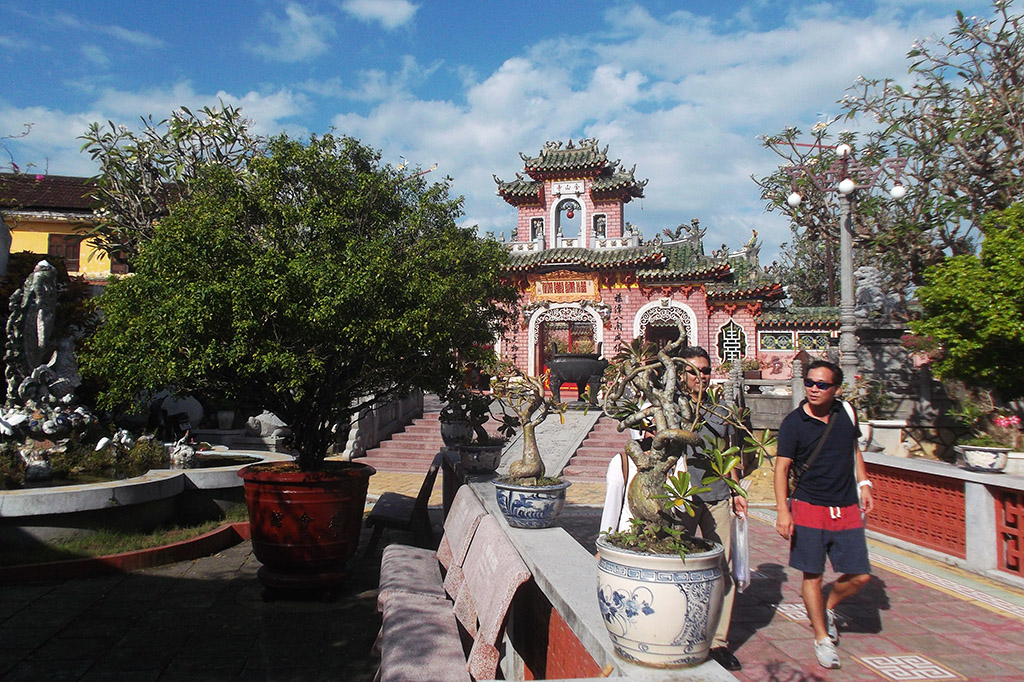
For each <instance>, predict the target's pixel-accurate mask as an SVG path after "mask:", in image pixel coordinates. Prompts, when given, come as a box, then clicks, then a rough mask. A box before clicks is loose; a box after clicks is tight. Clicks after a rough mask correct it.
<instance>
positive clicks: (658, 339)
mask: <svg viewBox="0 0 1024 682" xmlns="http://www.w3.org/2000/svg"><path fill="white" fill-rule="evenodd" d="M679 320H682V321H683V326H684V328H685V329H686V338H687V344H688V345H690V346H696V345H700V342H699V340H698V339H697V323H696V317H695V315H694V314H693V311H692V310H691V309H690V307H689V306H686V305H684V304H682V303H677V302H675V301H670V300H667V299H662V300H660V301H654V302H653V303H648V304H647V305H645V306H644V307H642V308H640V310H639V311H637V315H636V319H635V321H634V324H633V336H634V337H641V338H643V339H644V340H645V341H649V342H651V343H653V344H655V345H656V346H657V347H658V348H664V347H665V344H667V343H670V342H672V341H675V340H676V339H678V338H679Z"/></svg>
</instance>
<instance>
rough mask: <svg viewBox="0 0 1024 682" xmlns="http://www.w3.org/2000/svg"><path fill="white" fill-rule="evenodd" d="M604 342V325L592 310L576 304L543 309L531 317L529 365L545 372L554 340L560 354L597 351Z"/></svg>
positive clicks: (538, 372) (539, 371) (533, 368)
mask: <svg viewBox="0 0 1024 682" xmlns="http://www.w3.org/2000/svg"><path fill="white" fill-rule="evenodd" d="M603 341H604V327H603V324H602V323H601V318H600V317H599V316H598V315H597V313H595V312H594V311H593V310H590V309H585V308H582V307H580V306H577V305H563V306H557V307H551V308H547V309H545V310H541V311H539V312H537V313H536V314H535V315H534V316H533V319H531V320H530V355H531V358H530V360H531V362H530V367H531V369H532V370H533V372H534V375H535V376H539V375H541V374H543V373H544V370H545V368H546V367H547V359H548V358H549V357H551V344H552V342H554V343H555V345H556V347H557V352H559V353H574V352H590V353H596V352H597V348H598V345H599V344H601V343H602V342H603Z"/></svg>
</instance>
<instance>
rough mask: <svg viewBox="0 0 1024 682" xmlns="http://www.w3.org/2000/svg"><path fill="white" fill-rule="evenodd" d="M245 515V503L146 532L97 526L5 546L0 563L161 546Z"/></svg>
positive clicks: (242, 517) (239, 519)
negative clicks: (211, 517)
mask: <svg viewBox="0 0 1024 682" xmlns="http://www.w3.org/2000/svg"><path fill="white" fill-rule="evenodd" d="M248 518H249V516H248V513H247V512H246V508H245V505H243V504H240V505H236V506H234V507H231V508H229V509H228V510H227V511H226V512H225V516H224V518H223V519H221V520H219V521H207V522H205V523H201V524H198V525H192V526H178V525H175V526H165V527H161V528H157V529H156V530H154V531H152V532H150V533H141V532H121V531H111V530H100V531H97V532H96V533H95V534H91V535H87V536H83V537H77V538H69V539H67V540H59V541H53V542H48V543H43V544H39V545H35V546H32V547H5V548H4V550H3V552H0V566H18V565H22V564H38V563H46V562H50V561H66V560H68V559H83V558H88V557H98V556H106V555H108V554H121V553H123V552H134V551H138V550H140V549H151V548H153V547H163V546H165V545H171V544H174V543H175V542H181V541H183V540H190V539H192V538H195V537H199V536H200V535H203V534H204V533H209V532H210V531H212V530H215V529H217V528H220V527H221V526H222V525H224V524H226V523H238V522H242V521H247V520H248Z"/></svg>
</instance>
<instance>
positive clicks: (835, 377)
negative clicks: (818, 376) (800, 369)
mask: <svg viewBox="0 0 1024 682" xmlns="http://www.w3.org/2000/svg"><path fill="white" fill-rule="evenodd" d="M819 367H824V368H826V369H828V370H829V371H830V372H832V383H833V384H835V385H837V386H842V385H843V370H841V369H840V368H839V365H837V364H836V363H834V362H829V361H828V360H814V361H813V362H811V364H809V365H807V371H806V372H804V378H805V379H806V378H807V375H808V374H810V373H811V370H812V369H818V368H819Z"/></svg>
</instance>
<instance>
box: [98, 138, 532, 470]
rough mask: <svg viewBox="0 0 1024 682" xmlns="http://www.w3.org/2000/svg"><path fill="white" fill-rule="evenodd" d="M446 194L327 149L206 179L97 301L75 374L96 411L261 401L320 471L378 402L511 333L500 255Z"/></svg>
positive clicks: (276, 149) (294, 146) (342, 143)
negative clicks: (342, 436) (205, 396)
mask: <svg viewBox="0 0 1024 682" xmlns="http://www.w3.org/2000/svg"><path fill="white" fill-rule="evenodd" d="M448 190H449V186H448V184H447V182H440V183H434V184H428V183H427V182H426V180H425V179H424V177H423V176H414V177H411V178H402V177H401V176H399V175H398V172H397V171H396V170H395V169H393V168H390V167H388V166H382V165H381V164H380V162H379V154H378V153H376V152H375V151H373V150H371V149H369V148H367V147H365V146H363V145H361V144H360V143H359V142H358V141H357V140H354V139H352V138H347V137H335V136H333V135H324V136H322V137H316V136H314V137H311V138H310V140H309V141H308V142H307V143H302V142H300V141H297V140H293V139H289V138H287V137H285V136H281V137H277V138H274V139H273V140H271V141H269V142H268V144H267V147H266V152H265V154H260V155H256V156H254V157H253V158H252V159H251V160H250V161H249V163H248V165H247V167H246V168H245V169H244V171H242V172H238V171H236V170H234V169H231V168H223V167H221V166H209V167H208V168H207V169H206V170H205V171H204V172H203V173H201V174H200V176H199V178H198V179H197V181H196V183H195V184H194V187H193V190H192V192H191V193H190V195H189V196H188V197H186V198H183V199H182V201H181V202H180V203H178V204H176V205H174V206H173V207H172V208H171V210H170V214H169V215H168V217H166V218H165V219H163V220H161V221H159V222H158V223H155V224H154V225H153V234H152V238H151V239H150V240H148V241H147V242H145V243H143V244H142V245H141V248H140V250H139V254H138V258H137V260H136V263H135V272H134V273H133V275H131V276H129V277H127V278H124V279H122V280H119V281H112V282H111V284H110V285H108V287H107V290H106V291H105V292H104V294H103V295H102V296H101V297H100V299H99V305H100V307H101V309H102V312H103V314H104V316H105V320H106V321H105V323H104V324H103V325H102V327H101V328H100V329H99V330H98V331H97V333H96V334H95V335H94V336H93V337H92V338H91V339H90V340H89V341H88V343H87V345H86V348H85V349H84V352H83V357H82V369H83V372H84V373H86V374H89V375H92V376H96V377H98V378H100V379H102V381H103V382H104V389H103V392H102V393H101V401H102V403H101V404H102V405H103V406H105V407H115V406H119V405H127V404H129V403H131V402H132V401H133V400H136V399H138V397H139V396H140V395H142V394H143V392H145V391H146V390H149V389H154V388H160V387H163V386H167V385H172V386H175V387H176V388H177V389H178V390H181V391H209V392H214V393H219V394H223V395H226V396H229V397H244V398H246V399H248V400H252V401H254V402H259V403H260V404H262V405H264V406H265V407H266V408H267V409H270V410H272V411H274V412H275V413H276V414H278V416H280V417H281V418H282V419H284V420H285V421H286V422H287V423H288V424H289V425H290V426H291V427H292V429H293V431H294V433H295V439H296V447H297V449H298V450H299V453H300V464H301V465H302V466H303V468H310V467H316V466H317V465H318V464H319V463H320V462H321V461H322V459H323V457H324V455H325V453H326V451H327V448H328V447H329V445H330V443H331V442H332V441H333V438H334V436H333V433H332V432H333V430H334V428H335V427H336V425H338V424H342V423H345V422H347V420H348V418H349V417H350V415H351V414H353V413H354V412H355V411H357V410H359V409H361V408H362V407H363V406H365V405H366V404H367V402H368V401H369V400H371V397H374V398H376V399H381V398H383V397H386V396H389V395H393V394H396V393H401V392H403V391H406V390H408V389H409V388H410V387H422V388H425V389H433V390H441V389H443V388H444V386H445V385H446V384H448V383H449V382H452V381H454V380H455V378H456V377H457V372H456V369H457V368H456V366H455V353H456V352H460V351H461V352H470V353H471V352H472V349H473V348H474V347H484V346H485V345H487V344H489V343H491V342H492V341H493V338H494V335H495V333H496V331H497V330H498V328H499V327H500V326H501V325H502V324H503V323H504V322H505V321H507V320H508V319H510V316H509V312H508V311H510V310H511V308H512V306H514V305H515V301H516V300H517V299H516V292H515V290H514V289H513V288H512V287H511V286H510V285H508V284H506V283H504V282H502V281H501V279H500V276H501V272H502V267H503V266H504V265H505V264H506V263H507V252H506V250H505V249H504V248H503V247H501V246H500V245H499V244H498V243H496V242H494V241H489V240H481V239H479V238H478V237H477V236H476V234H475V230H474V229H472V228H461V227H459V226H458V225H457V224H456V222H455V220H456V218H457V217H459V216H460V215H461V205H462V200H461V198H458V199H451V198H449V196H448Z"/></svg>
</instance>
